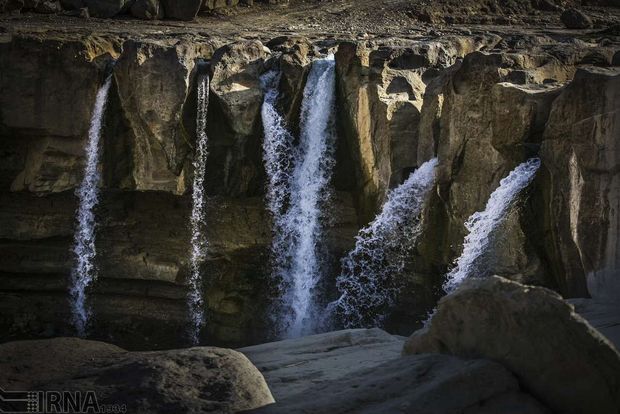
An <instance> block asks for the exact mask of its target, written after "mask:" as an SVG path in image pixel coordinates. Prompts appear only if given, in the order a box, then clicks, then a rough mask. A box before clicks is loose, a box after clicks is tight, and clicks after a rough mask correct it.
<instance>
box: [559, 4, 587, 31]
mask: <svg viewBox="0 0 620 414" xmlns="http://www.w3.org/2000/svg"><path fill="white" fill-rule="evenodd" d="M560 20H562V23H563V24H564V26H566V28H567V29H589V28H591V27H592V19H590V17H588V15H587V14H585V13H584V12H582V11H581V10H577V9H574V8H569V9H566V10H564V11H563V12H562V14H561V15H560Z"/></svg>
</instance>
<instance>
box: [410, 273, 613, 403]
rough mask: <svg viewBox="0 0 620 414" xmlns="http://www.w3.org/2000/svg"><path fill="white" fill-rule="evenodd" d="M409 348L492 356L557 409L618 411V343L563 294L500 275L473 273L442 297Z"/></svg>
mask: <svg viewBox="0 0 620 414" xmlns="http://www.w3.org/2000/svg"><path fill="white" fill-rule="evenodd" d="M403 352H404V354H406V355H409V354H422V353H429V352H431V353H434V352H438V353H444V354H451V355H458V356H461V357H468V358H489V359H492V360H494V361H497V362H499V363H501V364H503V365H504V366H506V367H507V368H508V369H509V370H510V371H512V372H513V373H514V374H515V375H516V376H517V378H518V379H519V382H520V383H521V384H522V386H523V387H524V388H526V389H528V390H529V391H530V392H531V393H532V395H534V396H535V397H536V398H538V399H539V400H540V401H542V402H543V403H545V404H546V405H548V406H549V407H550V408H551V409H553V410H555V411H558V412H563V413H590V412H599V413H615V412H616V411H617V409H618V406H620V355H619V354H618V352H617V351H616V350H615V348H614V347H613V345H611V343H610V342H609V341H608V340H607V339H605V338H604V337H603V336H602V335H601V334H600V333H599V332H597V331H596V330H595V329H593V328H592V327H591V326H590V325H589V324H588V323H587V322H586V321H585V320H584V319H583V318H581V317H580V316H578V315H577V314H575V312H574V310H573V307H572V306H571V305H570V304H568V303H567V302H565V301H564V300H562V298H561V297H560V296H559V295H558V294H556V293H554V292H552V291H550V290H547V289H544V288H538V287H532V286H524V285H521V284H519V283H516V282H512V281H509V280H506V279H503V278H500V277H497V276H493V277H489V278H482V279H471V280H469V281H467V282H466V283H465V284H464V285H463V286H462V287H461V288H460V289H459V290H457V291H456V292H455V293H453V294H451V295H449V296H446V297H444V298H443V299H442V300H441V301H440V302H439V306H438V308H437V312H436V314H435V315H434V316H433V318H432V321H431V322H430V324H429V325H428V326H427V327H426V328H424V329H422V330H419V331H417V332H415V333H414V334H413V335H412V336H411V337H410V338H409V339H408V340H407V342H406V343H405V347H404V351H403Z"/></svg>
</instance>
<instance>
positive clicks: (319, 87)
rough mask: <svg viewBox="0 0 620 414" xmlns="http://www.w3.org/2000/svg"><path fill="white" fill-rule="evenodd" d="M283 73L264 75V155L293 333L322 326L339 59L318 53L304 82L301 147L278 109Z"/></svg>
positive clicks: (281, 321) (276, 262) (276, 257)
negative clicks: (323, 245)
mask: <svg viewBox="0 0 620 414" xmlns="http://www.w3.org/2000/svg"><path fill="white" fill-rule="evenodd" d="M278 79H279V77H278V74H277V73H275V72H270V73H268V74H266V75H265V76H264V77H263V83H264V85H265V87H266V89H267V93H266V95H265V100H264V103H263V108H262V117H263V125H264V129H265V141H264V143H263V157H264V159H265V164H266V170H267V173H268V175H269V182H268V190H267V203H268V208H269V210H270V212H271V214H272V216H273V220H274V232H273V237H274V241H273V242H272V256H273V258H272V262H273V263H272V266H273V274H274V276H275V278H276V279H277V280H278V283H279V285H280V290H281V295H282V304H281V306H280V310H279V312H280V314H279V315H277V317H278V323H277V325H278V326H279V329H278V330H280V331H281V332H282V333H283V334H284V335H285V336H287V337H298V336H301V335H304V334H309V333H312V332H314V331H315V329H316V323H317V321H316V319H317V315H316V314H317V309H316V293H317V292H316V291H315V288H316V287H317V284H318V282H319V281H320V279H321V270H322V263H321V260H320V258H319V257H318V244H319V242H320V240H321V236H322V231H323V228H322V224H321V219H322V214H323V208H324V207H325V204H326V201H327V198H328V196H329V182H330V179H331V176H332V170H333V166H334V162H335V161H334V151H335V137H334V134H333V120H334V118H333V111H334V105H335V99H336V98H335V61H334V57H333V56H329V57H327V58H324V59H317V60H315V61H314V62H313V63H312V68H311V69H310V73H309V75H308V79H307V81H306V86H305V88H304V96H303V102H302V107H301V116H300V131H301V132H300V138H299V143H298V145H297V147H294V146H293V137H292V136H291V134H290V133H289V132H288V131H287V130H286V127H285V125H284V121H283V120H282V118H281V116H280V115H278V113H277V111H276V110H275V107H274V105H275V102H276V100H277V97H278V95H277V94H278V92H277V84H278Z"/></svg>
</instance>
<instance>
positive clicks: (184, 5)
mask: <svg viewBox="0 0 620 414" xmlns="http://www.w3.org/2000/svg"><path fill="white" fill-rule="evenodd" d="M161 4H162V6H163V7H164V14H165V16H166V18H168V19H174V20H192V19H193V18H194V17H196V14H198V11H199V10H200V6H201V5H202V0H161Z"/></svg>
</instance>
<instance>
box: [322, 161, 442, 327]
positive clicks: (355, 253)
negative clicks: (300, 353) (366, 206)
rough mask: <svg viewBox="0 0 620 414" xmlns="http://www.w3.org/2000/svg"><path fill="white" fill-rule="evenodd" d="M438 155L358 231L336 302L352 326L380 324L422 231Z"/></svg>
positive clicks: (393, 192) (389, 195)
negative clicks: (423, 211) (421, 217)
mask: <svg viewBox="0 0 620 414" xmlns="http://www.w3.org/2000/svg"><path fill="white" fill-rule="evenodd" d="M436 165H437V159H436V158H433V159H432V160H430V161H427V162H425V163H424V164H422V165H421V166H420V168H418V169H417V170H416V171H415V172H413V173H412V174H411V175H410V176H409V178H408V179H407V180H406V181H405V182H404V183H403V184H401V185H400V186H399V187H397V188H396V189H394V190H393V191H391V192H390V193H389V194H388V197H387V201H386V202H385V204H384V205H383V208H382V210H381V212H380V213H379V214H378V215H377V216H376V217H375V219H374V220H373V221H372V223H370V224H369V225H368V226H366V227H364V228H363V229H361V230H360V231H359V234H358V235H357V237H356V242H355V248H354V249H353V250H352V251H351V252H350V253H349V254H348V255H347V256H346V257H345V258H344V259H343V260H342V273H341V275H340V276H339V277H338V279H337V282H336V284H337V287H338V290H339V291H340V294H341V296H340V298H339V299H338V301H337V302H336V303H335V304H333V305H331V307H334V305H335V310H336V311H337V312H338V314H339V315H340V317H341V318H342V321H343V323H344V325H345V327H347V328H360V327H374V326H379V325H381V323H382V321H383V318H384V317H385V315H386V312H387V311H388V310H389V308H390V307H391V306H392V305H393V303H394V300H395V299H396V295H397V293H398V291H399V290H400V287H401V286H400V284H399V283H398V281H397V280H396V276H398V274H399V273H400V272H401V271H402V269H403V268H404V265H405V261H406V259H407V257H408V256H409V254H410V253H411V250H412V249H413V247H414V246H415V242H416V240H417V238H418V236H419V234H420V232H421V222H420V220H419V217H420V213H421V212H422V208H423V206H424V202H425V201H426V198H427V195H428V194H429V192H430V190H431V189H432V187H433V185H434V183H435V166H436Z"/></svg>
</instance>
